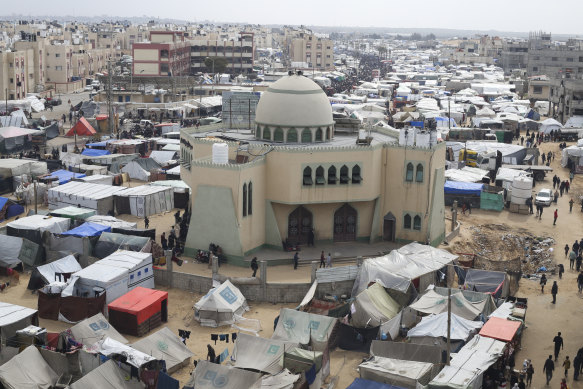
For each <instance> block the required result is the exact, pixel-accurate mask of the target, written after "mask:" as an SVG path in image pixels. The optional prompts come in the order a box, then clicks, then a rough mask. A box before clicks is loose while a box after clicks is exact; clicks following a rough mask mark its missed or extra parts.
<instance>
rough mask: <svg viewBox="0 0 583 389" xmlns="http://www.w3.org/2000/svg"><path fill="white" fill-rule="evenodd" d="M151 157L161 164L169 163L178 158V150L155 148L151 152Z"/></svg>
mask: <svg viewBox="0 0 583 389" xmlns="http://www.w3.org/2000/svg"><path fill="white" fill-rule="evenodd" d="M150 158H152V159H153V160H154V161H156V162H158V163H159V164H160V166H165V165H168V163H169V162H172V161H174V160H176V159H177V158H176V151H162V150H154V151H152V152H151V153H150Z"/></svg>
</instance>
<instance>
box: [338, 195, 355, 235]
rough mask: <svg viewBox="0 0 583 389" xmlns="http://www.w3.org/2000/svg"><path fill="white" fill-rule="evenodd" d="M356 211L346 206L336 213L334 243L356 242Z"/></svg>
mask: <svg viewBox="0 0 583 389" xmlns="http://www.w3.org/2000/svg"><path fill="white" fill-rule="evenodd" d="M356 219H357V213H356V209H354V208H352V207H351V206H350V205H348V204H344V205H343V206H342V207H340V209H338V210H337V211H336V212H335V213H334V242H350V241H353V240H356Z"/></svg>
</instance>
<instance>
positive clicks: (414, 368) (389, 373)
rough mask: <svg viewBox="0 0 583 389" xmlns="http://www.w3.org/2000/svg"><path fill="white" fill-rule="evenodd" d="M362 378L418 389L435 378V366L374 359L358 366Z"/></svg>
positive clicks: (423, 363) (379, 358)
mask: <svg viewBox="0 0 583 389" xmlns="http://www.w3.org/2000/svg"><path fill="white" fill-rule="evenodd" d="M358 370H359V371H360V378H364V379H367V380H371V381H376V382H382V383H386V384H392V385H397V386H399V387H402V388H407V389H416V387H417V385H422V386H425V385H427V384H428V383H429V381H431V379H432V378H433V376H434V373H433V372H434V365H433V364H432V363H427V362H417V361H402V360H400V359H392V358H384V357H372V359H370V360H368V361H366V362H363V363H361V364H360V365H359V366H358Z"/></svg>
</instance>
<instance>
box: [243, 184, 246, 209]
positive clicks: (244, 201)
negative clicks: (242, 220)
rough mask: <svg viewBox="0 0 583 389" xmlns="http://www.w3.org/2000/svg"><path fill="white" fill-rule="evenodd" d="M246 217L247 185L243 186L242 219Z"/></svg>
mask: <svg viewBox="0 0 583 389" xmlns="http://www.w3.org/2000/svg"><path fill="white" fill-rule="evenodd" d="M245 216H247V184H243V217H245Z"/></svg>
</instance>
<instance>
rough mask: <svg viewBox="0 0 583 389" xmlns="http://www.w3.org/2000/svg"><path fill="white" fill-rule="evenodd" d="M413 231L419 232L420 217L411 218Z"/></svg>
mask: <svg viewBox="0 0 583 389" xmlns="http://www.w3.org/2000/svg"><path fill="white" fill-rule="evenodd" d="M413 229H414V230H417V231H420V230H421V216H419V215H417V216H415V217H414V218H413Z"/></svg>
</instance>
